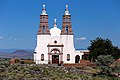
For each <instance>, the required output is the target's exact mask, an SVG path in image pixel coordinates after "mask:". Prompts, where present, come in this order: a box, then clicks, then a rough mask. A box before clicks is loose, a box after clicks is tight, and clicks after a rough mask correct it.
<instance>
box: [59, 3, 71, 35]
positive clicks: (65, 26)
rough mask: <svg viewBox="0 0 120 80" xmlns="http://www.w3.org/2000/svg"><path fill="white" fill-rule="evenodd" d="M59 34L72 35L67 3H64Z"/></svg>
mask: <svg viewBox="0 0 120 80" xmlns="http://www.w3.org/2000/svg"><path fill="white" fill-rule="evenodd" d="M61 35H73V32H72V24H71V15H70V13H69V10H68V5H66V9H65V14H64V15H63V20H62V31H61Z"/></svg>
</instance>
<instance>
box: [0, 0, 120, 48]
mask: <svg viewBox="0 0 120 80" xmlns="http://www.w3.org/2000/svg"><path fill="white" fill-rule="evenodd" d="M43 4H45V5H46V10H47V13H48V15H49V28H52V27H53V22H54V18H56V19H57V25H58V27H59V28H60V29H61V28H62V15H63V14H64V10H65V5H66V4H68V5H69V11H70V14H71V16H72V29H73V31H74V36H75V41H74V43H75V47H76V48H79V49H86V48H87V47H88V46H89V45H90V40H94V39H95V38H96V37H102V38H108V39H110V40H111V41H112V42H113V44H114V45H115V46H118V47H119V48H120V0H0V49H8V48H15V49H16V48H17V49H34V48H35V46H36V34H37V31H38V28H39V21H40V19H39V15H40V13H41V11H42V5H43Z"/></svg>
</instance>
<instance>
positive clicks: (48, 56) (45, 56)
mask: <svg viewBox="0 0 120 80" xmlns="http://www.w3.org/2000/svg"><path fill="white" fill-rule="evenodd" d="M62 19H63V20H62V30H60V29H59V27H60V26H59V25H57V21H56V19H54V25H53V28H51V29H49V25H48V14H47V13H46V8H45V5H43V9H42V13H41V14H40V26H39V30H38V33H37V46H36V48H35V51H34V61H35V62H36V64H74V63H80V60H81V59H82V56H83V55H84V54H85V53H88V52H89V51H88V50H75V48H74V41H73V40H74V34H73V31H72V24H71V15H70V12H69V10H68V5H66V9H65V13H64V14H63V18H62Z"/></svg>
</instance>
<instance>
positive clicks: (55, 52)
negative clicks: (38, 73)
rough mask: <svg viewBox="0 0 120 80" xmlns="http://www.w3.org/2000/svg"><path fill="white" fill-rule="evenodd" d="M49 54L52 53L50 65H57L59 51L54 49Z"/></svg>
mask: <svg viewBox="0 0 120 80" xmlns="http://www.w3.org/2000/svg"><path fill="white" fill-rule="evenodd" d="M51 53H52V64H59V53H60V50H58V49H56V48H55V49H52V50H51Z"/></svg>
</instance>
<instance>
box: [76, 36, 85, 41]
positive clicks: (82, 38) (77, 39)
mask: <svg viewBox="0 0 120 80" xmlns="http://www.w3.org/2000/svg"><path fill="white" fill-rule="evenodd" d="M75 40H76V41H83V40H86V37H80V38H75Z"/></svg>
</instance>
